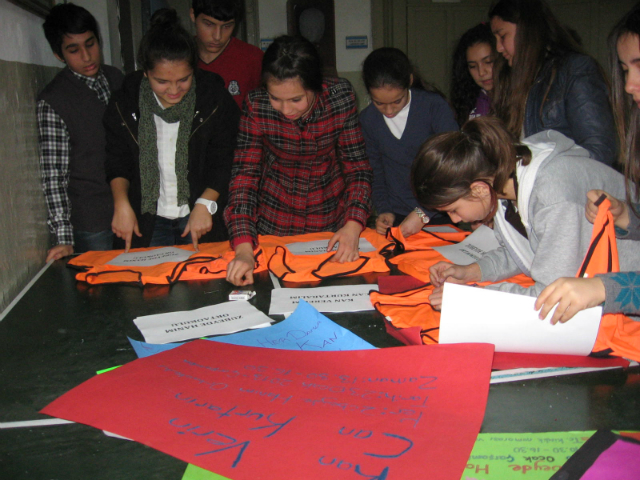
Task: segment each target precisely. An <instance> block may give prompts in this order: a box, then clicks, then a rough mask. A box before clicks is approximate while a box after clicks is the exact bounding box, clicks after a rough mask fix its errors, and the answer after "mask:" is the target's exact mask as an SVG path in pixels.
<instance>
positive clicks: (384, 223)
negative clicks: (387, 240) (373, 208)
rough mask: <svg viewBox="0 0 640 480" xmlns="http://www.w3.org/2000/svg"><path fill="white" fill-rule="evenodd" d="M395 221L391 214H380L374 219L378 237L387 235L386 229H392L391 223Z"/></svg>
mask: <svg viewBox="0 0 640 480" xmlns="http://www.w3.org/2000/svg"><path fill="white" fill-rule="evenodd" d="M395 219H396V216H395V215H394V214H393V213H381V214H380V215H378V218H376V232H378V233H379V234H380V235H386V234H387V228H391V227H393V221H394V220H395Z"/></svg>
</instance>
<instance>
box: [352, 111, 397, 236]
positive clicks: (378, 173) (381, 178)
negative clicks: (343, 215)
mask: <svg viewBox="0 0 640 480" xmlns="http://www.w3.org/2000/svg"><path fill="white" fill-rule="evenodd" d="M373 108H374V106H373V105H371V106H370V107H368V108H367V109H365V110H364V111H363V112H362V114H361V115H360V124H361V125H362V134H363V136H364V143H365V146H366V152H367V157H368V159H369V164H370V165H371V169H372V170H373V182H372V194H373V204H374V205H375V207H376V213H377V214H378V217H377V219H376V231H377V232H378V233H379V234H381V235H384V234H386V232H387V228H389V227H392V226H393V222H394V220H395V215H394V214H393V210H392V208H391V202H390V201H389V195H388V192H389V187H388V185H387V176H386V175H385V170H384V159H383V154H382V152H381V148H380V144H379V141H378V138H376V134H375V129H374V122H375V116H376V115H379V113H378V112H377V110H376V111H374V110H372V109H373Z"/></svg>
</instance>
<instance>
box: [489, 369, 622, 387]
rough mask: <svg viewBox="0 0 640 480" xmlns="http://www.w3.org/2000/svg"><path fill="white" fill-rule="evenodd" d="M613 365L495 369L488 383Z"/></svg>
mask: <svg viewBox="0 0 640 480" xmlns="http://www.w3.org/2000/svg"><path fill="white" fill-rule="evenodd" d="M615 368H622V367H621V366H615V367H602V368H596V367H547V368H514V369H511V370H497V371H495V372H491V381H490V382H489V383H507V382H522V381H525V380H534V379H536V378H546V377H557V376H558V375H574V374H576V373H588V372H600V371H603V370H613V369H615Z"/></svg>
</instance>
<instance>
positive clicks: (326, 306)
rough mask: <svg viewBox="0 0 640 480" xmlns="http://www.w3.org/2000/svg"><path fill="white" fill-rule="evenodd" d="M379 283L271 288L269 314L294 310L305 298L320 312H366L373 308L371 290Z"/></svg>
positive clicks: (375, 288)
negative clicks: (299, 301) (370, 298)
mask: <svg viewBox="0 0 640 480" xmlns="http://www.w3.org/2000/svg"><path fill="white" fill-rule="evenodd" d="M371 290H378V285H375V284H365V285H341V286H337V287H316V288H279V289H277V290H271V306H270V307H269V315H273V314H276V313H287V312H293V311H294V310H295V309H296V307H297V306H298V300H299V299H301V298H303V299H304V300H305V301H306V302H307V303H309V304H311V305H313V306H314V307H315V308H316V309H317V310H318V311H319V312H364V311H366V310H373V306H372V305H371V300H369V292H370V291H371Z"/></svg>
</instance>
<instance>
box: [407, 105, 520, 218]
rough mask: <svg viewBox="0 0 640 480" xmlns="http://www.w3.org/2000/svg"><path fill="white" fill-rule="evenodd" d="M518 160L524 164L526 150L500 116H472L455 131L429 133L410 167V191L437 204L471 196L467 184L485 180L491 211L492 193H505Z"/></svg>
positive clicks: (431, 207) (425, 203) (426, 205)
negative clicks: (489, 192)
mask: <svg viewBox="0 0 640 480" xmlns="http://www.w3.org/2000/svg"><path fill="white" fill-rule="evenodd" d="M520 160H522V161H523V163H524V164H525V165H527V164H528V163H529V162H530V161H531V151H530V150H529V148H528V147H526V146H524V145H520V144H518V143H517V142H516V141H515V139H514V137H513V136H512V135H511V134H510V133H509V132H508V131H507V130H506V128H505V126H504V124H503V123H502V122H501V121H500V120H499V119H497V118H495V117H478V118H474V119H473V120H469V121H468V122H467V123H465V124H464V125H463V126H462V128H461V129H460V131H459V132H445V133H440V134H438V135H434V136H433V137H431V138H430V139H429V140H427V141H426V142H425V143H424V144H423V145H422V147H421V148H420V151H419V152H418V155H417V156H416V159H415V160H414V162H413V165H412V167H411V185H412V188H413V194H414V196H415V197H416V198H417V199H418V202H420V204H421V205H422V206H423V207H424V208H426V209H428V210H439V209H442V208H443V207H446V206H447V205H451V204H452V203H453V202H455V201H457V200H459V199H461V198H468V197H471V196H472V192H471V184H473V183H475V182H484V183H486V184H487V185H489V186H490V187H491V190H492V198H493V211H495V207H496V195H495V194H496V193H497V194H504V193H505V191H504V190H505V187H506V185H507V181H508V180H509V177H511V175H512V174H513V173H514V172H515V169H516V165H517V163H518V161H520ZM491 216H493V215H491ZM486 220H489V218H487V219H485V221H486Z"/></svg>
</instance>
